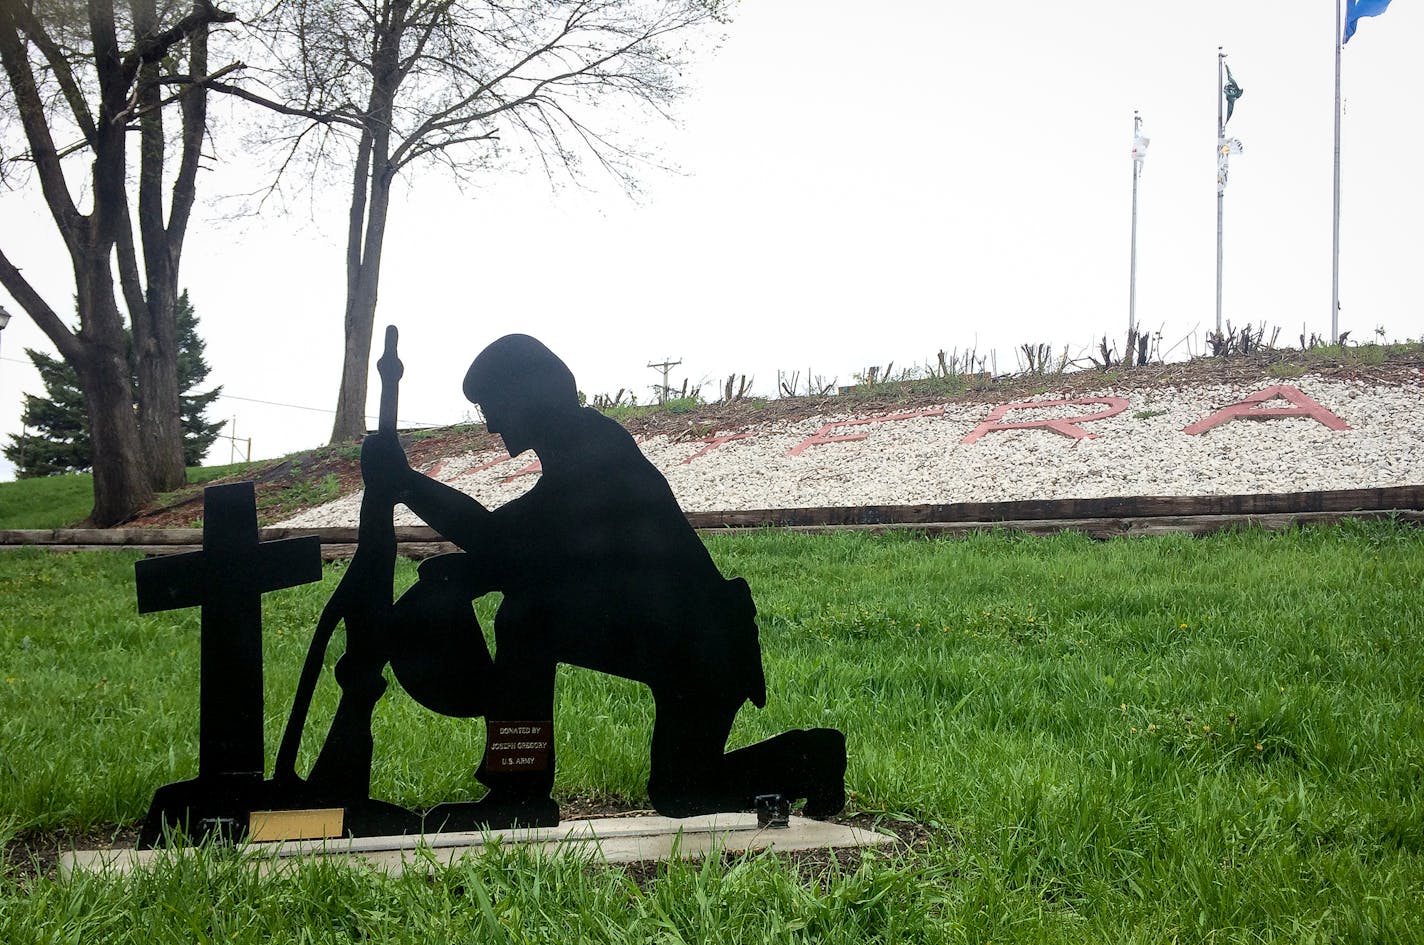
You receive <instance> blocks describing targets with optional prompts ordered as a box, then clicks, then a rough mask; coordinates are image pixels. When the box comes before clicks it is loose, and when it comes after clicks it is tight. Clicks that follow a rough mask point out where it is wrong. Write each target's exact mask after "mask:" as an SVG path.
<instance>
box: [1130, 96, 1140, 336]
mask: <svg viewBox="0 0 1424 945" xmlns="http://www.w3.org/2000/svg"><path fill="white" fill-rule="evenodd" d="M1141 137H1142V116H1141V115H1139V114H1138V113H1137V112H1135V111H1134V112H1133V113H1132V151H1133V153H1132V259H1131V262H1130V263H1129V265H1128V270H1127V334H1128V336H1129V337H1131V336H1132V335H1133V332H1135V331H1136V330H1137V179H1138V178H1139V177H1140V176H1141V175H1142V161H1141V159H1140V156H1139V155H1138V154H1137V142H1138V141H1139V140H1140V139H1141Z"/></svg>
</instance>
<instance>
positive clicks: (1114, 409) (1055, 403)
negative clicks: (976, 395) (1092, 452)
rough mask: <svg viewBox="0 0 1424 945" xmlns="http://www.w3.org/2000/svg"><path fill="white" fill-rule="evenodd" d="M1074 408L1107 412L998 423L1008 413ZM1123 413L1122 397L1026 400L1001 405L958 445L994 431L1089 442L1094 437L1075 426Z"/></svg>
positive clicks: (1123, 400)
mask: <svg viewBox="0 0 1424 945" xmlns="http://www.w3.org/2000/svg"><path fill="white" fill-rule="evenodd" d="M1077 404H1107V405H1108V409H1107V410H1100V411H1098V412H1097V413H1085V414H1083V415H1082V416H1081V417H1057V418H1054V419H1051V420H1020V421H1017V422H1015V423H1000V422H999V421H1000V420H1002V419H1003V418H1004V415H1005V414H1006V413H1008V412H1009V411H1010V410H1028V409H1030V408H1034V407H1039V408H1041V407H1068V406H1074V405H1077ZM1126 409H1127V398H1125V397H1075V398H1073V399H1072V400H1026V401H1023V402H1021V403H1017V404H1004V405H1003V406H1000V407H995V408H994V409H993V410H992V411H990V412H989V416H988V417H986V418H985V420H984V422H983V423H981V424H979V425H978V426H977V427H975V428H974V429H973V430H970V431H969V434H968V435H967V436H966V437H965V438H964V439H962V440H960V441H959V442H961V443H973V442H975V441H976V440H978V439H979V438H980V437H981V436H983V435H984V434H986V433H992V432H994V431H995V430H1034V429H1042V430H1052V431H1053V432H1054V433H1061V434H1063V435H1064V436H1068V437H1072V438H1073V439H1075V440H1082V439H1092V438H1095V437H1096V436H1097V434H1096V433H1089V432H1088V431H1087V430H1083V429H1079V427H1078V424H1080V423H1087V422H1088V421H1089V420H1103V419H1106V418H1107V417H1111V416H1114V415H1116V414H1120V413H1122V412H1123V411H1124V410H1126Z"/></svg>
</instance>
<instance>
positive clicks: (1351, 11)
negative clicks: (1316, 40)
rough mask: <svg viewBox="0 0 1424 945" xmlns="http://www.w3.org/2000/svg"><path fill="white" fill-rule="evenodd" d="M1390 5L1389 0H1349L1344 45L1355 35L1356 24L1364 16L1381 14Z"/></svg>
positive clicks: (1342, 41)
mask: <svg viewBox="0 0 1424 945" xmlns="http://www.w3.org/2000/svg"><path fill="white" fill-rule="evenodd" d="M1388 6H1389V0H1347V2H1346V4H1345V38H1344V39H1342V40H1340V44H1341V45H1342V46H1343V45H1344V44H1345V43H1348V42H1349V41H1350V37H1351V36H1354V35H1355V24H1356V22H1357V21H1358V20H1359V19H1360V17H1362V16H1379V15H1380V14H1381V13H1383V12H1384V11H1385V9H1386V8H1387V7H1388Z"/></svg>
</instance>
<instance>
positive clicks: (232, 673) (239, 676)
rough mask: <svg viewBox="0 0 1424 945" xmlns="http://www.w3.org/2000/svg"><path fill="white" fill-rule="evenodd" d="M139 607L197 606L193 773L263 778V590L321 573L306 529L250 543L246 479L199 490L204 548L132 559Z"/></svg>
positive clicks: (253, 528)
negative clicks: (199, 613)
mask: <svg viewBox="0 0 1424 945" xmlns="http://www.w3.org/2000/svg"><path fill="white" fill-rule="evenodd" d="M134 577H135V582H136V584H137V586H138V611H139V613H141V614H147V613H153V612H155V611H159V610H174V609H176V608H180V607H201V608H202V640H201V646H202V655H201V662H200V666H201V670H200V679H199V686H200V689H199V696H198V713H199V714H198V733H199V734H198V777H199V779H200V780H207V779H210V778H214V777H225V776H238V777H244V778H250V777H254V776H255V777H256V778H257V779H258V780H260V779H261V778H262V775H263V770H264V759H263V744H262V595H263V594H264V593H266V592H267V591H275V590H279V589H281V588H284V587H294V586H296V585H298V584H308V583H310V582H312V581H319V580H321V544H320V541H319V539H317V538H315V537H306V538H287V539H283V540H280V541H268V542H259V541H258V538H257V502H256V498H255V495H254V492H253V488H252V483H250V482H239V483H235V484H233V485H226V486H209V487H208V488H207V489H205V490H203V550H202V551H194V552H191V553H189V554H182V555H170V556H168V557H163V558H148V559H146V560H143V561H139V562H137V564H135V566H134Z"/></svg>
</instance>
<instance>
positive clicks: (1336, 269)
mask: <svg viewBox="0 0 1424 945" xmlns="http://www.w3.org/2000/svg"><path fill="white" fill-rule="evenodd" d="M1342 2H1343V0H1335V205H1334V214H1333V217H1332V223H1331V242H1330V343H1331V344H1332V345H1333V344H1338V343H1339V341H1340V111H1341V103H1340V47H1341V42H1340V34H1341V29H1342V26H1343V24H1342V23H1341V14H1340V4H1341V3H1342Z"/></svg>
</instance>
